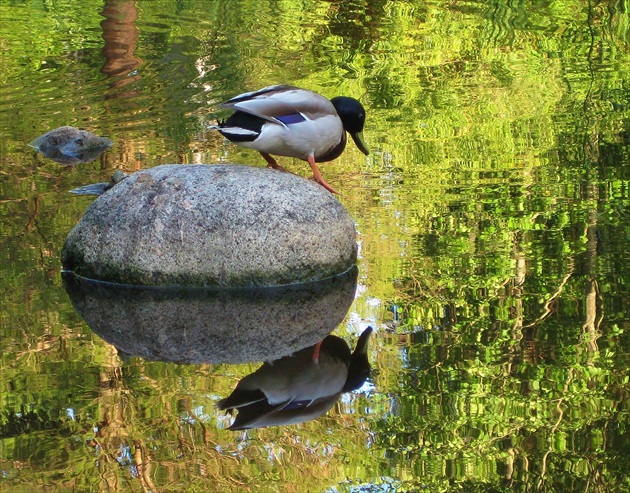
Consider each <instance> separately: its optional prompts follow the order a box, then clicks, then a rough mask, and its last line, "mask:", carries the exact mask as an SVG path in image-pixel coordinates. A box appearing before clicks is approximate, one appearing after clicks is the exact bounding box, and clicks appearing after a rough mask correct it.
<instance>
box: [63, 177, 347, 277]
mask: <svg viewBox="0 0 630 493" xmlns="http://www.w3.org/2000/svg"><path fill="white" fill-rule="evenodd" d="M355 234H356V233H355V228H354V222H353V220H352V218H351V217H350V215H349V214H348V212H347V211H346V210H345V208H344V207H343V206H342V205H341V203H340V202H339V201H338V200H337V199H336V198H335V197H334V196H333V195H332V194H330V193H329V192H328V191H326V190H325V189H324V188H323V187H322V186H320V185H318V184H316V183H314V182H311V181H309V180H306V179H304V178H300V177H298V176H295V175H292V174H290V173H284V172H281V171H276V170H270V169H266V168H254V167H248V166H240V165H164V166H158V167H155V168H151V169H148V170H144V171H139V172H137V173H134V174H133V175H131V176H130V177H128V178H126V179H124V180H123V181H121V182H120V183H118V184H117V185H115V186H114V187H113V188H111V189H110V190H108V191H107V192H105V193H104V194H103V195H101V196H100V197H98V198H97V199H96V200H95V201H94V202H93V203H92V204H91V205H90V207H89V208H88V209H87V211H86V212H85V214H84V216H83V218H82V219H81V221H80V222H79V224H78V225H77V226H76V227H75V228H74V229H73V230H72V231H71V232H70V234H69V236H68V238H67V240H66V243H65V245H64V248H63V252H62V263H63V267H64V269H67V270H70V271H72V272H74V273H75V274H77V275H80V276H84V277H88V278H93V279H98V280H102V281H112V282H116V283H124V284H139V285H147V286H148V285H162V286H163V285H180V286H214V287H253V286H274V285H284V284H293V283H301V282H309V281H314V280H321V279H325V278H327V277H330V276H334V275H337V274H340V273H342V272H345V271H346V270H348V269H349V268H351V267H352V266H353V265H354V264H355V262H356V255H357V245H356V240H355Z"/></svg>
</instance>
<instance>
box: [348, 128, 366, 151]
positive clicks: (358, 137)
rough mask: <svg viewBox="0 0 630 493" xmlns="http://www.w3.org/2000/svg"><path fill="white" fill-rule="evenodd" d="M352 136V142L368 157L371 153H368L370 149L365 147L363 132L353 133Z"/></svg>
mask: <svg viewBox="0 0 630 493" xmlns="http://www.w3.org/2000/svg"><path fill="white" fill-rule="evenodd" d="M350 135H351V136H352V140H354V143H355V144H356V145H357V147H358V148H359V150H360V151H361V152H362V153H363V154H365V155H366V156H367V155H368V154H369V153H370V151H368V148H367V146H366V145H365V141H364V140H363V132H356V133H351V134H350Z"/></svg>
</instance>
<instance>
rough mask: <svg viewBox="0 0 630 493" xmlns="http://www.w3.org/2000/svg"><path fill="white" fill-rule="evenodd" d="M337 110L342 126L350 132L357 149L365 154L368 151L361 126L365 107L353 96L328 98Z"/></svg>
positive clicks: (363, 121) (363, 122)
mask: <svg viewBox="0 0 630 493" xmlns="http://www.w3.org/2000/svg"><path fill="white" fill-rule="evenodd" d="M330 101H331V102H332V104H333V106H334V107H335V109H336V110H337V114H338V115H339V118H341V123H343V128H344V129H345V130H346V132H348V133H349V134H350V136H351V137H352V140H354V143H355V144H356V145H357V147H358V148H359V150H360V151H361V152H362V153H363V154H365V155H366V156H367V155H368V154H369V153H370V151H368V149H367V146H366V145H365V142H364V140H363V127H364V125H365V108H364V107H363V105H362V104H361V103H360V102H359V101H357V100H356V99H354V98H349V97H347V96H337V97H336V98H332V99H331V100H330Z"/></svg>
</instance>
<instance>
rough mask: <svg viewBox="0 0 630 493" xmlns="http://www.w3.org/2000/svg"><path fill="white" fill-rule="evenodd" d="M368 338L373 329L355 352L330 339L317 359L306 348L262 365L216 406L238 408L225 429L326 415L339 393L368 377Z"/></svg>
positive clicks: (261, 425) (359, 343)
mask: <svg viewBox="0 0 630 493" xmlns="http://www.w3.org/2000/svg"><path fill="white" fill-rule="evenodd" d="M370 334H372V328H371V327H368V328H367V329H365V330H364V331H363V333H362V334H361V336H359V340H358V341H357V346H356V348H355V350H354V352H353V353H351V352H350V348H349V347H348V344H346V342H345V341H344V340H343V339H341V338H339V337H337V336H333V335H330V336H328V337H326V338H325V339H324V340H323V341H322V342H321V344H320V348H319V355H318V358H317V359H314V358H313V348H314V346H310V347H308V348H305V349H302V350H300V351H298V352H297V353H295V354H293V355H291V356H286V357H284V358H281V359H279V360H277V361H274V362H272V363H264V364H263V365H262V366H261V367H260V368H259V369H258V370H256V371H255V372H254V373H252V374H251V375H247V376H246V377H244V378H243V379H242V380H241V381H240V382H239V383H238V384H237V386H236V389H234V391H233V392H232V393H231V394H230V396H229V397H227V398H225V399H222V400H220V401H219V402H218V403H217V407H218V408H219V409H221V410H224V411H228V412H230V413H231V412H232V411H234V410H235V409H236V410H238V414H237V416H236V419H235V420H234V422H233V423H232V425H231V426H230V428H229V429H230V430H244V429H248V428H263V427H265V426H278V425H284V424H295V423H302V422H304V421H308V420H311V419H315V418H317V417H319V416H321V415H322V414H324V413H325V412H326V411H328V410H329V409H330V408H331V407H332V406H333V404H334V403H335V402H336V401H337V399H339V396H340V395H341V394H342V393H343V392H350V391H352V390H355V389H358V388H359V387H361V385H363V383H364V382H365V380H366V379H367V377H368V376H369V374H370V363H369V361H368V358H367V347H368V340H369V338H370Z"/></svg>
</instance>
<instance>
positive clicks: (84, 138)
mask: <svg viewBox="0 0 630 493" xmlns="http://www.w3.org/2000/svg"><path fill="white" fill-rule="evenodd" d="M29 145H30V146H31V147H34V148H35V149H37V150H38V151H39V152H41V153H42V154H43V155H44V156H46V157H47V158H50V159H52V160H53V161H56V162H58V163H61V164H79V163H90V162H92V161H94V160H95V159H97V158H98V157H99V156H100V155H101V154H103V152H105V151H106V150H107V149H109V148H110V147H111V145H112V141H111V140H109V139H108V138H106V137H99V136H97V135H94V134H93V133H91V132H88V131H87V130H81V129H78V128H75V127H70V126H64V127H59V128H56V129H54V130H51V131H50V132H47V133H45V134H44V135H40V136H39V137H37V138H36V139H35V140H33V141H32V142H30V143H29Z"/></svg>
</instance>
